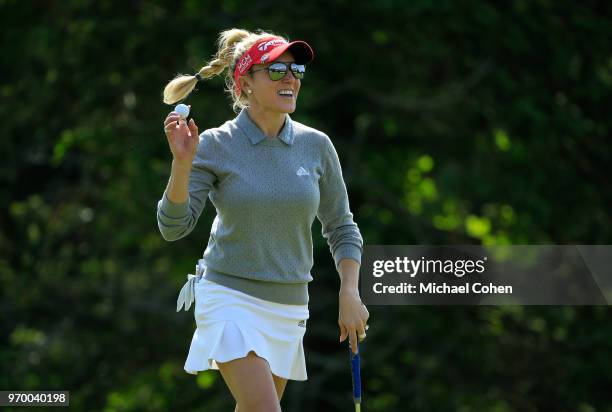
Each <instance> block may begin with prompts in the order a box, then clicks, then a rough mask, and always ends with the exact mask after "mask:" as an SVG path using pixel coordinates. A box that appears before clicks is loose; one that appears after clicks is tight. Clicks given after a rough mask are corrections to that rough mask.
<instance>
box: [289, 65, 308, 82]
mask: <svg viewBox="0 0 612 412" xmlns="http://www.w3.org/2000/svg"><path fill="white" fill-rule="evenodd" d="M291 71H292V72H293V75H294V76H295V78H296V79H302V78H304V72H306V66H304V65H303V64H296V63H292V64H291Z"/></svg>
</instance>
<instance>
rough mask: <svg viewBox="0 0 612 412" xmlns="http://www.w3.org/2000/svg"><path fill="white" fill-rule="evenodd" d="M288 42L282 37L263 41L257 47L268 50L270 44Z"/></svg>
mask: <svg viewBox="0 0 612 412" xmlns="http://www.w3.org/2000/svg"><path fill="white" fill-rule="evenodd" d="M285 43H287V42H286V41H284V40H282V39H275V40H269V41H267V42H265V43H261V44H260V45H259V46H257V49H258V50H259V51H266V50H267V49H268V47H270V46H277V45H279V44H285Z"/></svg>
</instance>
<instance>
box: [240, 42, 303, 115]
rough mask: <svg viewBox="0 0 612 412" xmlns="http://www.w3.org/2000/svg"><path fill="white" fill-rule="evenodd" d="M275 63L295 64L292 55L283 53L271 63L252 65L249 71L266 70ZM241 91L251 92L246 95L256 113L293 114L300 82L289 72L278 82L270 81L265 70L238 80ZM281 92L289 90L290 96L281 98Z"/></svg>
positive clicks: (286, 52)
mask: <svg viewBox="0 0 612 412" xmlns="http://www.w3.org/2000/svg"><path fill="white" fill-rule="evenodd" d="M276 62H284V63H292V62H295V59H294V58H293V54H292V53H291V52H290V51H288V50H287V51H285V52H284V53H283V54H281V55H280V56H279V57H278V58H277V59H276V60H274V61H273V62H269V63H266V64H254V65H253V66H252V67H251V70H259V69H263V68H267V67H268V66H269V65H270V64H272V63H276ZM240 82H241V83H240V84H241V87H242V90H244V91H247V90H252V91H253V92H252V93H247V96H248V98H249V104H250V105H251V106H253V108H254V109H256V110H258V111H268V112H273V113H293V112H294V111H295V107H296V103H297V96H298V93H299V91H300V85H301V81H300V80H298V79H296V78H295V77H294V76H293V73H292V72H291V70H288V71H287V74H285V77H283V78H282V79H280V80H278V81H274V80H270V77H269V76H268V71H267V70H259V71H257V72H255V73H251V75H250V76H242V77H241V78H240ZM281 90H291V91H292V92H293V95H292V96H289V97H287V96H281V95H280V94H279V92H280V91H281Z"/></svg>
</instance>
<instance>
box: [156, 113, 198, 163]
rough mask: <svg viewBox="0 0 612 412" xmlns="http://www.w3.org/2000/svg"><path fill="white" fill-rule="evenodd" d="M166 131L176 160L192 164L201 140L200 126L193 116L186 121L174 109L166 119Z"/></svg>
mask: <svg viewBox="0 0 612 412" xmlns="http://www.w3.org/2000/svg"><path fill="white" fill-rule="evenodd" d="M164 132H165V133H166V137H167V138H168V145H170V151H171V152H172V155H173V156H174V160H175V161H176V162H179V163H181V164H185V165H186V166H191V163H192V162H193V159H194V157H195V154H196V150H197V148H198V143H199V141H200V138H199V133H198V126H197V125H196V123H195V121H194V120H193V118H192V119H190V120H189V123H186V122H185V120H183V119H182V118H181V117H180V116H179V115H178V113H176V112H175V111H172V112H170V113H169V114H168V117H166V120H165V121H164Z"/></svg>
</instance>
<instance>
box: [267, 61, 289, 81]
mask: <svg viewBox="0 0 612 412" xmlns="http://www.w3.org/2000/svg"><path fill="white" fill-rule="evenodd" d="M268 72H269V73H270V79H272V80H280V79H282V78H283V77H285V73H287V67H286V66H285V65H284V64H280V63H274V64H271V65H270V67H268Z"/></svg>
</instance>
